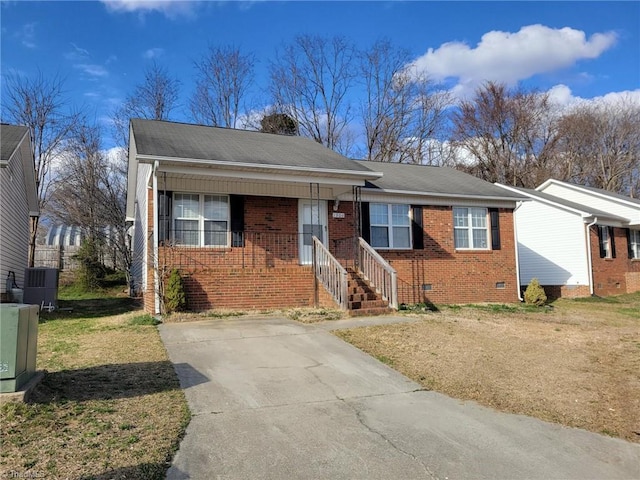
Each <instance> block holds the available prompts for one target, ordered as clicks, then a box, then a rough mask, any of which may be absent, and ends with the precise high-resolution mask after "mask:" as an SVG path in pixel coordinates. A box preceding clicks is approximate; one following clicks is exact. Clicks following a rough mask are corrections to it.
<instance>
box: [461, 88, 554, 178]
mask: <svg viewBox="0 0 640 480" xmlns="http://www.w3.org/2000/svg"><path fill="white" fill-rule="evenodd" d="M453 124H454V134H453V140H454V141H455V142H456V145H457V146H458V147H460V148H462V149H464V151H466V152H468V153H469V154H470V155H471V156H472V157H473V159H474V163H472V164H471V165H467V169H469V170H470V171H471V172H472V173H474V174H476V175H477V176H479V177H480V178H483V179H484V180H487V181H490V182H501V183H505V184H509V185H515V186H522V187H528V188H533V187H535V186H537V185H538V184H539V183H540V182H541V181H542V180H545V179H546V178H549V177H550V176H554V173H556V171H557V168H556V166H555V164H554V158H555V147H556V142H557V139H558V137H557V134H556V129H555V126H554V123H553V122H552V121H551V116H550V107H549V98H548V95H547V94H540V93H537V92H526V91H523V90H520V89H516V90H509V89H508V88H507V87H506V86H505V85H504V84H498V83H493V82H488V83H486V84H485V85H483V86H482V87H480V88H478V89H477V90H476V94H475V97H474V98H473V99H472V100H467V101H463V102H462V103H461V105H460V107H459V110H458V111H457V112H455V113H454V115H453Z"/></svg>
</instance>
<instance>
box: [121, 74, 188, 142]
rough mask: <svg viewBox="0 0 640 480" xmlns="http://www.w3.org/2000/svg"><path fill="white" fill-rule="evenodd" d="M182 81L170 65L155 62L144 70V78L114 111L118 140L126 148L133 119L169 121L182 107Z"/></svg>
mask: <svg viewBox="0 0 640 480" xmlns="http://www.w3.org/2000/svg"><path fill="white" fill-rule="evenodd" d="M179 97H180V81H179V80H178V79H176V78H174V77H172V76H171V75H169V72H168V71H167V69H166V68H164V67H162V66H160V65H158V64H157V63H156V62H153V63H152V64H151V65H149V66H148V67H147V68H146V69H145V72H144V80H143V81H142V83H140V84H138V85H136V87H135V88H134V90H133V92H131V93H130V94H129V95H128V96H127V97H126V99H125V101H124V103H123V104H122V105H121V106H120V107H119V108H118V109H116V111H115V112H114V113H113V117H112V120H113V125H114V129H115V133H116V136H117V141H118V143H119V144H120V145H121V146H122V147H124V146H126V145H127V141H128V138H129V120H130V119H131V118H146V119H150V120H169V119H170V118H171V112H172V111H173V110H175V109H176V108H177V107H178V99H179Z"/></svg>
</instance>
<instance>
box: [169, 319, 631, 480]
mask: <svg viewBox="0 0 640 480" xmlns="http://www.w3.org/2000/svg"><path fill="white" fill-rule="evenodd" d="M349 321H351V320H349ZM360 321H361V323H365V322H364V321H362V320H360ZM343 322H347V321H343ZM333 326H334V327H340V326H342V324H338V323H334V325H333ZM327 328H329V327H327V326H326V324H323V325H316V326H313V325H302V324H298V323H295V322H292V321H289V320H284V319H278V318H264V319H263V318H251V319H248V318H244V319H234V320H212V321H205V322H196V323H186V324H166V325H161V326H160V333H161V335H162V339H163V341H164V343H165V345H166V347H167V350H168V352H169V356H170V358H171V361H172V362H173V363H174V364H175V367H176V370H177V372H178V376H179V378H180V382H181V385H182V387H183V388H184V390H185V394H186V396H187V400H188V402H189V406H190V408H191V411H192V414H193V418H192V420H191V423H190V425H189V427H188V428H187V433H186V436H185V438H184V439H183V441H182V443H181V445H180V449H179V451H178V452H177V454H176V456H175V458H174V461H173V465H172V467H171V468H170V470H169V472H168V475H167V478H168V479H187V478H189V479H202V480H208V479H414V478H415V479H418V478H426V479H443V480H444V479H485V478H486V479H538V478H539V479H581V480H582V479H630V480H631V479H638V478H640V445H635V444H631V443H627V442H624V441H621V440H617V439H612V438H608V437H604V436H601V435H596V434H593V433H589V432H586V431H582V430H576V429H570V428H564V427H561V426H558V425H553V424H549V423H545V422H542V421H539V420H535V419H532V418H529V417H523V416H518V415H509V414H504V413H499V412H496V411H494V410H491V409H488V408H484V407H481V406H479V405H477V404H475V403H472V402H462V401H458V400H454V399H451V398H448V397H445V396H444V395H440V394H438V393H435V392H429V391H423V390H421V388H420V386H419V385H418V384H416V383H414V382H412V381H411V380H409V379H407V378H406V377H404V376H402V375H400V374H399V373H397V372H395V371H394V370H392V369H390V368H388V367H387V366H386V365H384V364H382V363H380V362H378V361H377V360H375V359H373V358H371V357H370V356H368V355H366V354H364V353H362V352H361V351H359V350H358V349H356V348H354V347H352V346H350V345H348V344H347V343H345V342H343V341H341V340H340V339H338V338H336V337H334V336H333V335H332V334H331V333H329V332H327V331H326V329H327Z"/></svg>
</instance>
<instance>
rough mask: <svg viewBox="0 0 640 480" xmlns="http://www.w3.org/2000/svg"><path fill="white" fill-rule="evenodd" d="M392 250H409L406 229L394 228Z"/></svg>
mask: <svg viewBox="0 0 640 480" xmlns="http://www.w3.org/2000/svg"><path fill="white" fill-rule="evenodd" d="M393 248H411V243H410V239H409V228H408V227H394V229H393Z"/></svg>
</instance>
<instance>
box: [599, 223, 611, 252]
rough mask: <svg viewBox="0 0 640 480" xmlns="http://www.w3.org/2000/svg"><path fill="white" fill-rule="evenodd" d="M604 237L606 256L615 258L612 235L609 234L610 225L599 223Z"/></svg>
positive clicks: (603, 244) (603, 243)
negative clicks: (612, 249) (612, 248)
mask: <svg viewBox="0 0 640 480" xmlns="http://www.w3.org/2000/svg"><path fill="white" fill-rule="evenodd" d="M598 228H599V229H600V232H601V234H600V235H601V237H602V246H603V248H604V258H613V252H612V251H611V235H609V227H607V226H605V225H598Z"/></svg>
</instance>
